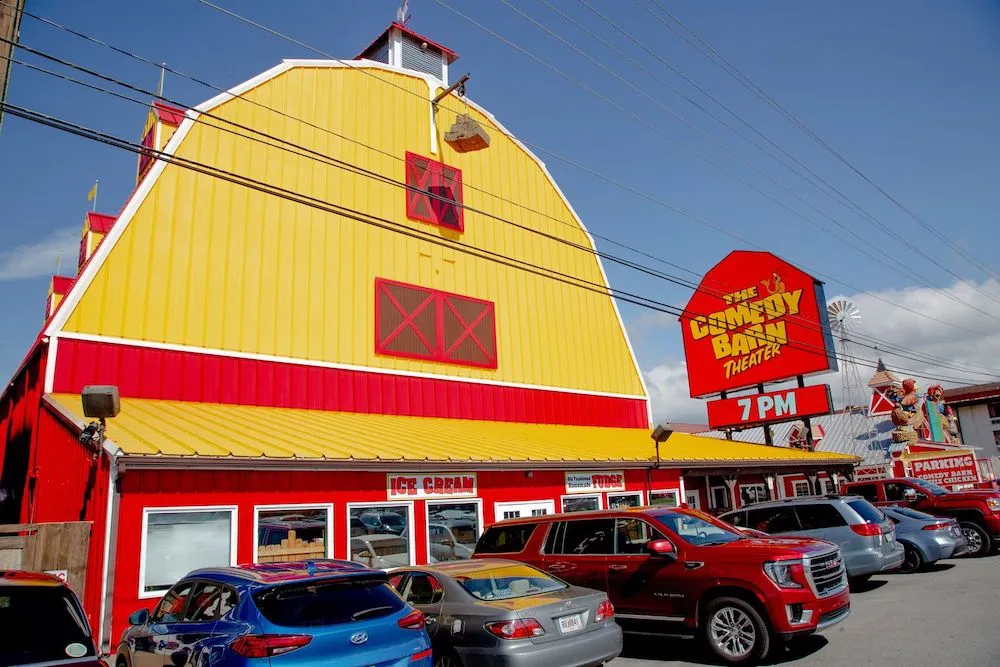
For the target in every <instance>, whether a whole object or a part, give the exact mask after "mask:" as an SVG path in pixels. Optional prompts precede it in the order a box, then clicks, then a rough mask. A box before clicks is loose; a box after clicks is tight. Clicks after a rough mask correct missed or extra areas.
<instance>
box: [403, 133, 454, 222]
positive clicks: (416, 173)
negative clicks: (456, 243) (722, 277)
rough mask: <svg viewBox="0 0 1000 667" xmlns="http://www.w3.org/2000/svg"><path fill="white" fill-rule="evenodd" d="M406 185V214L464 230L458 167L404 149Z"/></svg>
mask: <svg viewBox="0 0 1000 667" xmlns="http://www.w3.org/2000/svg"><path fill="white" fill-rule="evenodd" d="M406 185H407V188H408V189H407V191H406V217H408V218H412V219H413V220H422V221H423V222H429V223H431V224H433V225H440V226H441V227H447V228H449V229H454V230H457V231H460V232H461V231H464V230H465V215H464V209H463V208H462V170H461V169H456V168H454V167H449V166H448V165H446V164H444V163H443V162H437V161H436V160H431V159H430V158H426V157H423V156H421V155H417V154H416V153H409V152H407V154H406Z"/></svg>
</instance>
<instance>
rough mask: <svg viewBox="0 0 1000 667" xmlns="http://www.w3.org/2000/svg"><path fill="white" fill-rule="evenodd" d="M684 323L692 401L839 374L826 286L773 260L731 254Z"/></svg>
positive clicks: (694, 301) (702, 289) (683, 316)
mask: <svg viewBox="0 0 1000 667" xmlns="http://www.w3.org/2000/svg"><path fill="white" fill-rule="evenodd" d="M680 319H681V333H682V336H683V339H684V355H685V358H686V360H687V368H688V386H689V389H690V391H691V396H692V397H694V398H699V397H702V396H709V395H711V394H718V393H721V392H723V391H733V390H737V389H744V388H747V387H753V386H754V385H758V384H761V383H765V382H775V381H778V380H784V379H788V378H793V377H796V376H798V375H811V374H814V373H823V372H828V371H833V370H837V360H836V356H835V352H834V347H833V338H832V336H831V334H830V323H829V318H828V316H827V311H826V297H825V296H824V295H823V284H822V283H821V282H819V281H818V280H816V279H815V278H813V277H812V276H810V275H809V274H808V273H805V272H804V271H801V270H800V269H797V268H796V267H794V266H792V265H791V264H789V263H788V262H786V261H784V260H782V259H780V258H778V257H776V256H774V255H772V254H771V253H767V252H751V251H747V250H737V251H734V252H732V253H730V254H729V255H728V256H727V257H726V258H725V259H724V260H722V261H721V262H719V263H718V264H716V265H715V267H713V268H712V269H711V270H710V271H709V272H708V273H706V274H705V278H704V279H703V280H702V281H701V284H700V285H699V286H698V289H697V290H696V291H695V293H694V295H693V296H692V297H691V300H690V301H688V304H687V307H686V308H685V309H684V312H683V313H682V314H681V318H680Z"/></svg>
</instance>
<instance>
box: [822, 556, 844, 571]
mask: <svg viewBox="0 0 1000 667" xmlns="http://www.w3.org/2000/svg"><path fill="white" fill-rule="evenodd" d="M838 567H840V559H839V558H838V559H837V560H831V561H830V562H828V563H827V564H826V565H825V566H824V569H827V570H833V569H835V568H838Z"/></svg>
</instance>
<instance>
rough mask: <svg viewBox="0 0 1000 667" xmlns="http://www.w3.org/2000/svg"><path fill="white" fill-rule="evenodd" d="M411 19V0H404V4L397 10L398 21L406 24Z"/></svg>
mask: <svg viewBox="0 0 1000 667" xmlns="http://www.w3.org/2000/svg"><path fill="white" fill-rule="evenodd" d="M409 20H410V0H403V4H401V5H400V6H399V9H397V10H396V23H400V24H402V25H406V22H407V21H409Z"/></svg>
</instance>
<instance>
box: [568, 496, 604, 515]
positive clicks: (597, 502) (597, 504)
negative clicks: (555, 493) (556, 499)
mask: <svg viewBox="0 0 1000 667" xmlns="http://www.w3.org/2000/svg"><path fill="white" fill-rule="evenodd" d="M600 508H601V499H600V498H599V497H598V496H577V497H574V498H563V501H562V509H563V512H586V511H587V510H596V509H600Z"/></svg>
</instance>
